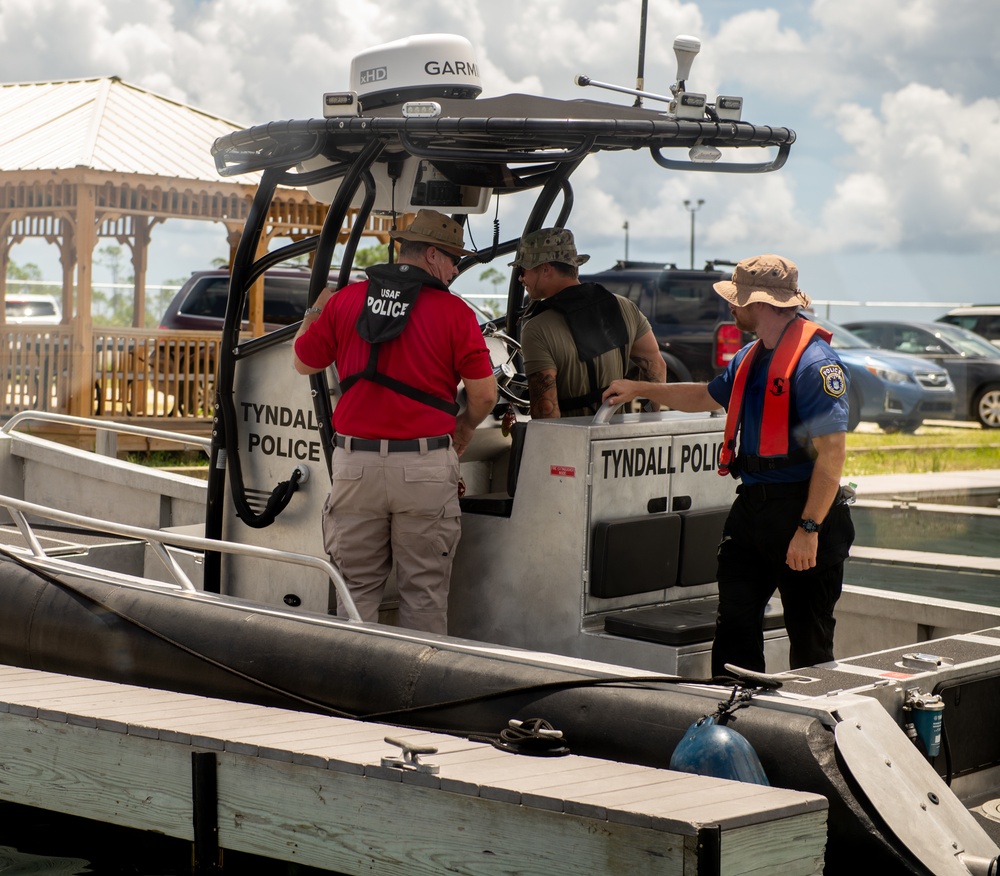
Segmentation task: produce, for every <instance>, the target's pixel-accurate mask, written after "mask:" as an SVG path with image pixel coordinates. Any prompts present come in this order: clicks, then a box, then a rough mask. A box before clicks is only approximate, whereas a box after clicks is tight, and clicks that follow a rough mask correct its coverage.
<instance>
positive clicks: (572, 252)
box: [508, 228, 590, 271]
mask: <svg viewBox="0 0 1000 876" xmlns="http://www.w3.org/2000/svg"><path fill="white" fill-rule="evenodd" d="M589 258H590V256H589V255H580V254H579V253H577V251H576V243H575V242H574V241H573V232H572V231H570V230H569V229H568V228H542V229H539V230H538V231H532V232H531V234H526V235H524V237H522V238H521V243H520V244H519V245H518V247H517V257H516V258H515V259H514V261H512V262H508V266H509V267H514V266H515V265H517V266H518V267H520V268H524V270H526V271H530V270H531V269H532V268H537V267H538V266H539V265H544V264H545V263H546V262H562V263H563V264H564V265H573V266H574V267H578V266H579V265H582V264H583V263H584V262H586V261H587V260H588V259H589Z"/></svg>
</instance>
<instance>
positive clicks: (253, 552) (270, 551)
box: [0, 495, 361, 621]
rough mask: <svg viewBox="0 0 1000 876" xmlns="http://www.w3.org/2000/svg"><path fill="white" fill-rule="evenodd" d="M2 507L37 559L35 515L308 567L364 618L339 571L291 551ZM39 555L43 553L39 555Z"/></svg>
mask: <svg viewBox="0 0 1000 876" xmlns="http://www.w3.org/2000/svg"><path fill="white" fill-rule="evenodd" d="M0 505H3V506H5V507H6V508H7V509H8V510H10V511H11V512H12V514H11V516H12V517H13V518H14V519H15V520H16V521H17V524H18V528H19V529H20V528H21V527H22V525H23V526H24V527H27V531H25V530H24V529H21V531H22V534H24V535H25V539H26V541H27V542H28V544H29V545H30V546H31V552H32V554H33V555H34V556H35V557H36V558H38V559H48V557H47V555H46V554H45V551H44V549H42V548H41V545H40V544H39V542H38V540H37V539H36V538H35V537H34V533H33V532H32V531H31V527H30V524H29V523H28V522H27V520H26V519H25V518H24V514H33V515H35V516H37V517H42V518H45V519H46V520H55V521H58V522H60V523H69V524H71V525H74V526H83V527H86V528H88V529H93V530H97V531H98V532H110V533H112V534H114V535H124V536H128V537H129V538H137V539H140V540H143V541H150V542H154V543H155V544H169V545H173V546H174V547H182V548H188V549H189V550H196V551H218V552H219V553H224V554H238V555H240V556H246V557H256V558H257V559H262V560H275V561H278V562H283V563H291V564H292V565H296V566H309V567H310V568H313V569H319V570H320V571H322V572H324V573H325V574H326V576H327V577H328V578H329V579H330V580H331V581H332V582H333V586H334V587H335V588H336V590H337V596H338V597H339V598H340V600H341V602H342V603H343V605H344V607H345V609H346V611H347V616H348V618H349V619H350V620H352V621H360V620H361V615H360V613H359V612H358V608H357V606H356V605H355V604H354V600H353V599H352V598H351V594H350V592H349V591H348V589H347V582H345V581H344V578H343V576H342V575H341V574H340V572H339V571H338V570H337V568H336V567H335V566H334V565H333V564H332V563H330V562H329V561H328V560H323V559H320V558H319V557H313V556H310V555H309V554H298V553H293V552H291V551H281V550H276V549H274V548H265V547H257V546H256V545H246V544H239V543H237V542H232V541H221V540H218V541H217V540H215V539H210V538H204V537H202V536H197V535H184V534H183V533H179V532H163V531H162V530H159V529H146V528H145V527H142V526H132V525H130V524H127V523H115V522H113V521H111V520H100V519H98V518H95V517H87V516H86V515H83V514H76V513H73V512H71V511H60V510H59V509H57V508H50V507H48V506H45V505H36V504H35V503H34V502H26V501H25V500H24V499H16V498H14V497H13V496H6V495H0ZM39 551H41V553H40V554H39ZM157 555H158V556H160V558H161V559H163V555H162V554H161V553H160V552H159V551H157ZM166 566H167V569H168V570H169V571H170V572H171V574H174V571H175V569H177V568H178V567H177V566H176V564H173V563H166ZM87 571H88V573H91V572H93V569H92V568H91V567H88V568H87ZM175 581H177V583H178V584H179V585H180V586H181V587H182V588H183V589H190V587H191V582H190V581H189V580H187V577H186V576H184V575H182V576H181V578H179V579H178V578H177V577H176V575H175Z"/></svg>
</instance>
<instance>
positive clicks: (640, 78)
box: [633, 0, 649, 107]
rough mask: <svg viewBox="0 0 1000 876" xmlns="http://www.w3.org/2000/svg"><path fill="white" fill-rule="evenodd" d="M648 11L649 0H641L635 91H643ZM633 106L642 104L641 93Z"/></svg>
mask: <svg viewBox="0 0 1000 876" xmlns="http://www.w3.org/2000/svg"><path fill="white" fill-rule="evenodd" d="M648 12H649V0H642V11H641V12H640V13H639V14H640V19H639V69H638V70H637V71H636V74H635V90H636V91H637V92H641V91H643V89H644V88H645V85H646V80H645V73H644V70H645V66H646V14H647V13H648ZM633 106H637V107H638V106H642V95H641V94H636V96H635V103H634V104H633Z"/></svg>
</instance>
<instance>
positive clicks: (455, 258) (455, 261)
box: [434, 246, 462, 268]
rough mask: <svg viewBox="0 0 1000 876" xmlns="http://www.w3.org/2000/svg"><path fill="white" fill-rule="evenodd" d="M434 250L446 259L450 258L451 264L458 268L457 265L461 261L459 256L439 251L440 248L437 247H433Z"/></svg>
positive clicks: (442, 250)
mask: <svg viewBox="0 0 1000 876" xmlns="http://www.w3.org/2000/svg"><path fill="white" fill-rule="evenodd" d="M434 249H436V250H437V251H438V252H439V253H441V255H443V256H447V257H448V258H450V259H451V263H452V264H453V265H454V266H455V267H456V268H457V267H458V266H459V264H460V263H461V261H462V257H461V256H460V255H455V254H454V253H450V252H448V251H447V250H444V249H441V247H439V246H435V247H434Z"/></svg>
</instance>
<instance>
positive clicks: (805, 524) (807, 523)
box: [799, 519, 820, 532]
mask: <svg viewBox="0 0 1000 876" xmlns="http://www.w3.org/2000/svg"><path fill="white" fill-rule="evenodd" d="M799 526H801V527H802V528H803V529H804V530H805V531H806V532H819V530H820V524H818V523H817V522H816V521H815V520H805V519H803V520H800V521H799Z"/></svg>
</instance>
